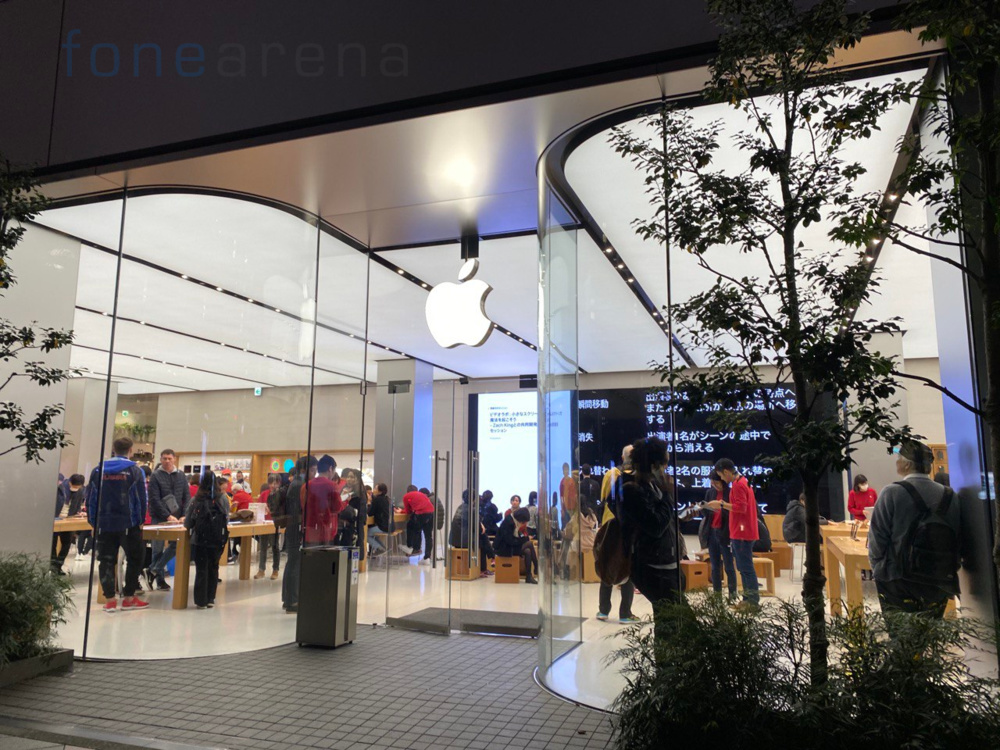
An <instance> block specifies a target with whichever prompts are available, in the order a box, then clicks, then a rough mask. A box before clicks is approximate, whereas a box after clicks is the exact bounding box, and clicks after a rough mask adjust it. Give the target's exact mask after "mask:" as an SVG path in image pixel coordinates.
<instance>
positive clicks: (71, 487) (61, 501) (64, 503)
mask: <svg viewBox="0 0 1000 750" xmlns="http://www.w3.org/2000/svg"><path fill="white" fill-rule="evenodd" d="M84 482H86V479H84V476H83V474H74V475H73V476H71V477H70V478H69V479H68V480H67V481H65V482H61V483H60V485H59V488H58V490H57V492H56V516H55V517H56V518H57V519H59V518H73V517H75V516H78V515H79V514H80V511H81V510H82V509H83V501H84V497H85V493H84V490H83V485H84ZM75 537H76V532H75V531H59V532H56V533H53V534H52V554H51V555H50V560H51V567H52V572H53V573H55V574H56V575H60V576H64V575H66V571H64V570H63V567H62V566H63V563H65V562H66V556H67V555H68V554H69V548H70V547H71V546H73V542H74V540H75ZM57 543H58V545H57ZM57 546H58V550H57Z"/></svg>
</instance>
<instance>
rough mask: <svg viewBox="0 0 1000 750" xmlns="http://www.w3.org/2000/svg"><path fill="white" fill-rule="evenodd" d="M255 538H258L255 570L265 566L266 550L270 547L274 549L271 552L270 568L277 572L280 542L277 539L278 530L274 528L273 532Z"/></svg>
mask: <svg viewBox="0 0 1000 750" xmlns="http://www.w3.org/2000/svg"><path fill="white" fill-rule="evenodd" d="M257 538H258V539H259V540H260V556H259V558H258V560H257V570H264V568H266V567H267V550H268V547H270V548H271V549H272V550H274V552H273V553H272V556H273V557H274V562H273V563H272V564H271V569H272V570H273V571H275V572H277V571H278V570H279V569H280V568H281V544H280V543H279V540H278V531H277V530H275V532H274V533H273V534H262V535H261V536H259V537H257Z"/></svg>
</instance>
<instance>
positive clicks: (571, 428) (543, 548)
mask: <svg viewBox="0 0 1000 750" xmlns="http://www.w3.org/2000/svg"><path fill="white" fill-rule="evenodd" d="M540 180H541V188H540V192H541V208H540V220H539V242H540V252H539V284H538V298H539V306H538V315H539V320H538V338H539V356H538V452H539V483H538V484H539V500H538V539H539V558H540V563H541V579H540V586H541V591H540V604H541V614H542V631H541V636H540V638H539V668H540V670H541V672H542V675H543V679H544V678H545V675H546V673H547V670H548V669H549V668H550V667H551V665H552V663H553V662H554V661H555V660H556V659H558V658H559V657H560V656H562V655H563V654H564V653H566V651H568V650H569V649H571V648H573V646H575V645H576V644H578V643H579V642H580V641H581V639H582V592H581V585H582V584H581V582H580V579H579V576H573V575H572V572H571V569H570V562H571V556H572V555H573V554H574V551H573V545H572V540H571V538H567V537H568V536H572V535H571V534H570V535H567V533H566V532H567V530H568V529H569V528H571V526H570V523H571V520H572V518H573V515H574V514H575V513H577V512H578V509H579V482H578V475H577V470H578V468H579V460H578V457H579V445H578V439H579V436H578V431H577V393H578V391H579V376H580V365H579V316H578V308H577V292H578V278H577V231H576V230H575V229H574V228H568V227H567V224H568V222H567V221H566V213H565V209H564V208H563V206H562V204H561V203H560V201H559V200H558V198H557V196H556V195H555V194H554V193H553V192H552V191H551V189H550V188H549V186H548V184H547V179H546V178H545V176H544V175H541V176H540ZM577 550H578V548H577ZM575 554H576V555H579V552H578V551H577V552H576V553H575ZM577 570H579V565H578V566H577Z"/></svg>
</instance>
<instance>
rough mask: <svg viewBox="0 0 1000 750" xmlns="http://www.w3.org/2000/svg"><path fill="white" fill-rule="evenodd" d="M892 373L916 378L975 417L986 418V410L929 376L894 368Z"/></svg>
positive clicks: (912, 378) (911, 378) (908, 378)
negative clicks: (911, 373)
mask: <svg viewBox="0 0 1000 750" xmlns="http://www.w3.org/2000/svg"><path fill="white" fill-rule="evenodd" d="M892 374H893V375H896V376H898V377H901V378H906V379H907V380H916V381H918V382H920V383H923V384H924V385H926V386H927V387H928V388H933V389H934V390H936V391H940V392H941V393H943V394H944V395H945V396H947V397H948V398H950V399H951V400H952V401H954V402H955V403H956V404H958V405H959V406H961V407H962V408H963V409H967V410H968V411H971V412H972V413H973V414H975V415H976V416H977V417H980V418H982V419H985V418H986V412H984V411H983V410H982V409H977V408H976V407H975V406H973V405H972V404H970V403H969V402H968V401H965V400H964V399H962V398H960V397H959V396H956V395H955V394H954V393H952V392H951V391H950V390H948V389H947V388H945V387H944V386H943V385H941V384H940V383H935V382H934V381H933V380H931V379H930V378H925V377H923V376H922V375H910V374H908V373H905V372H900V371H899V370H896V369H893V371H892Z"/></svg>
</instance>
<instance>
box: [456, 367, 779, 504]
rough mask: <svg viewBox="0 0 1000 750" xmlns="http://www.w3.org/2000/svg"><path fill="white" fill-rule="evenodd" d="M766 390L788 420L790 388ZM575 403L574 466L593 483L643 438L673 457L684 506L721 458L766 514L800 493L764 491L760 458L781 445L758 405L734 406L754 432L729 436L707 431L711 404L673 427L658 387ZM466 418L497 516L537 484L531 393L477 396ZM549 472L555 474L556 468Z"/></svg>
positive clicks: (594, 395)
mask: <svg viewBox="0 0 1000 750" xmlns="http://www.w3.org/2000/svg"><path fill="white" fill-rule="evenodd" d="M767 387H768V389H769V390H770V397H771V398H772V399H773V400H780V401H781V402H782V404H783V405H784V406H785V407H786V408H787V409H788V411H789V412H790V413H794V409H795V402H794V399H793V394H792V393H791V391H790V390H789V389H786V388H783V387H781V386H777V385H773V386H767ZM576 397H577V404H576V406H577V414H578V427H577V429H578V430H579V451H580V454H579V457H578V460H577V461H576V462H574V463H576V464H577V465H578V466H582V465H583V464H589V465H590V466H591V469H592V471H593V474H594V476H595V477H596V478H597V479H598V480H600V478H601V477H602V476H603V475H604V474H605V473H606V472H607V471H608V470H610V469H611V467H613V466H617V465H618V464H619V463H620V462H621V454H622V448H624V446H626V445H628V444H630V443H633V442H635V441H636V440H638V439H639V438H642V437H657V438H659V439H661V440H663V441H664V442H665V443H667V446H668V448H671V449H673V450H676V465H675V466H670V467H668V469H667V471H668V472H669V473H671V474H672V475H673V476H674V479H675V481H676V482H677V488H678V500H679V502H680V504H681V506H682V507H683V506H686V505H688V504H691V503H696V502H700V501H702V500H704V499H705V496H706V492H707V490H708V488H709V478H708V475H709V473H710V472H711V470H712V467H713V466H714V465H715V462H716V461H718V460H719V459H720V458H729V459H732V460H733V462H734V463H735V464H736V465H737V466H738V467H739V469H740V471H741V472H742V473H743V474H744V475H745V476H746V477H747V478H748V479H749V480H750V483H751V485H752V486H753V487H754V488H755V491H756V494H757V501H758V504H759V505H761V506H762V508H763V510H764V512H771V513H784V512H785V507H786V505H787V504H788V500H789V498H791V497H793V496H796V495H798V493H799V488H798V486H797V485H796V484H795V483H794V482H775V481H769V482H767V483H766V486H765V479H767V477H768V475H769V473H770V470H769V469H768V468H767V467H765V466H763V465H762V464H761V461H760V458H761V457H763V456H769V455H777V454H778V453H779V452H780V450H781V446H780V444H779V443H778V441H777V440H776V439H775V438H774V436H773V435H772V434H771V431H770V430H769V429H768V428H767V426H766V423H765V420H764V408H763V404H762V403H761V402H759V401H752V400H748V401H745V402H743V403H741V404H739V405H738V406H737V407H734V408H737V409H739V410H740V411H742V412H745V413H746V416H748V417H749V421H750V423H751V424H753V425H754V426H753V427H752V428H750V429H746V430H740V431H727V430H724V429H720V428H719V427H718V426H713V425H712V424H711V422H712V420H711V414H712V412H714V411H717V410H718V408H721V407H717V405H716V406H714V407H712V408H706V409H705V410H704V411H702V412H699V413H698V414H696V415H694V416H691V417H687V416H684V415H682V414H679V413H675V414H674V415H673V425H672V426H671V414H670V411H669V408H668V406H667V404H666V402H667V399H668V394H667V393H666V392H664V391H662V390H661V389H658V388H649V389H646V388H616V389H601V390H585V391H580V392H579V393H578V394H576ZM716 407H717V408H716ZM470 414H471V416H472V419H471V420H470V422H471V424H470V435H469V437H470V440H469V442H470V448H472V449H474V450H478V451H479V455H480V459H479V460H480V475H479V488H480V491H485V490H487V489H490V490H492V491H493V494H494V496H495V502H496V504H497V507H499V508H500V510H501V511H503V510H505V509H506V508H507V507H509V502H508V501H509V499H510V496H511V495H512V494H515V493H516V494H518V495H520V496H521V497H522V499H523V500H524V501H525V502H527V495H528V492H530V491H531V490H534V489H537V488H536V485H537V483H538V396H537V394H536V393H535V392H534V391H522V392H519V393H489V394H478V395H476V396H472V398H471V403H470ZM560 442H562V441H560ZM567 442H568V441H567ZM561 460H566V461H569V460H570V457H569V456H565V457H562V458H560V461H561ZM557 463H558V462H557ZM550 469H551V470H552V471H557V470H558V466H556V465H553V466H552V467H550Z"/></svg>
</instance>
